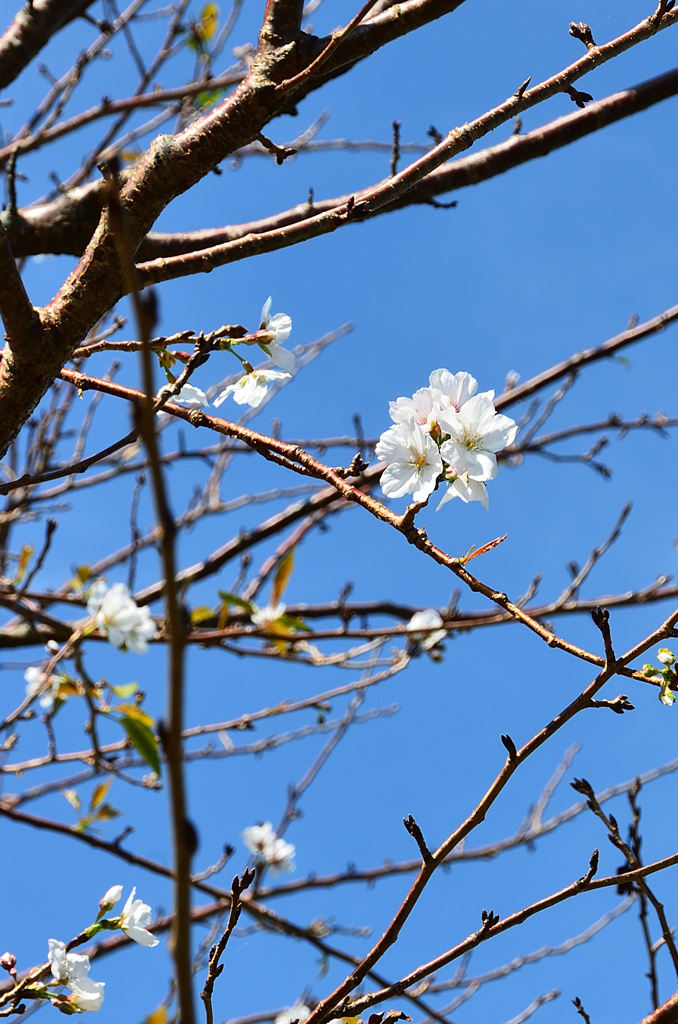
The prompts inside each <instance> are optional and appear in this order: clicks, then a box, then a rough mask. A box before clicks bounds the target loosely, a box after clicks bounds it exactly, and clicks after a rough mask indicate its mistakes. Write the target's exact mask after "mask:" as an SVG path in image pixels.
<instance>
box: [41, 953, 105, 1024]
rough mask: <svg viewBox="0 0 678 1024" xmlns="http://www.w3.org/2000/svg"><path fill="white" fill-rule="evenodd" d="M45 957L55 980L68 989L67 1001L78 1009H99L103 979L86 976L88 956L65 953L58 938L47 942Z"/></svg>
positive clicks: (102, 996) (102, 997)
mask: <svg viewBox="0 0 678 1024" xmlns="http://www.w3.org/2000/svg"><path fill="white" fill-rule="evenodd" d="M47 959H48V961H49V965H50V968H51V970H52V977H53V978H54V980H55V981H59V982H61V984H62V985H66V987H67V988H68V989H70V992H71V995H70V996H69V997H68V1002H69V1003H70V1004H71V1006H74V1007H76V1009H78V1010H82V1011H83V1012H84V1011H88V1010H99V1009H101V1004H102V1003H103V1001H104V985H105V984H106V983H105V982H103V981H92V980H91V978H88V977H87V975H88V974H89V969H90V962H89V957H88V956H84V955H82V954H79V953H67V952H66V944H65V943H63V942H60V941H59V940H58V939H50V940H49V942H48V953H47Z"/></svg>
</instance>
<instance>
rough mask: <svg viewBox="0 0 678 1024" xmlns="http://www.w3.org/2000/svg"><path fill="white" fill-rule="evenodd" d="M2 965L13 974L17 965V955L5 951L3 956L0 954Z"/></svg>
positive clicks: (0, 964)
mask: <svg viewBox="0 0 678 1024" xmlns="http://www.w3.org/2000/svg"><path fill="white" fill-rule="evenodd" d="M0 967H2V969H3V970H5V971H9V972H10V974H11V973H12V972H13V971H14V969H15V967H16V957H15V956H14V953H3V954H2V956H0Z"/></svg>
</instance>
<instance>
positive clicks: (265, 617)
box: [251, 601, 286, 629]
mask: <svg viewBox="0 0 678 1024" xmlns="http://www.w3.org/2000/svg"><path fill="white" fill-rule="evenodd" d="M285 609H286V605H284V604H283V603H282V601H281V602H279V603H278V604H273V605H271V604H267V605H264V607H263V608H257V610H256V611H254V612H252V615H251V619H252V622H253V623H254V625H255V626H258V627H259V629H267V628H268V626H271V625H273V623H274V622H277V621H278V619H279V618H280V617H281V616H282V615H284V614H285Z"/></svg>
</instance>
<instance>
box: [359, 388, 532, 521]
mask: <svg viewBox="0 0 678 1024" xmlns="http://www.w3.org/2000/svg"><path fill="white" fill-rule="evenodd" d="M477 390H478V382H477V381H476V380H475V379H474V378H473V377H472V376H471V375H470V374H469V373H463V372H462V373H450V371H449V370H444V369H440V370H434V371H433V373H432V374H431V375H430V377H429V386H428V387H426V388H420V389H419V390H418V391H416V392H415V393H414V395H412V397H411V398H398V399H397V401H395V402H391V403H390V404H389V414H390V416H391V419H392V420H393V423H394V425H393V426H392V427H390V428H389V429H388V430H386V431H385V432H384V433H383V434H382V435H381V437H380V438H379V443H378V444H377V447H376V455H377V458H379V459H381V461H382V462H385V463H386V468H385V470H384V472H383V473H382V477H381V487H382V490H383V492H384V494H385V495H386V497H387V498H401V497H403V495H405V494H411V495H412V498H413V500H414V501H415V502H417V503H423V502H425V501H427V500H428V498H429V496H430V495H431V494H432V493H433V491H434V490H435V488H436V486H437V484H438V481H439V479H440V478H441V477H442V478H443V480H444V481H445V482H446V484H447V490H446V492H445V494H444V496H443V499H442V501H441V502H440V503H439V505H438V508H441V506H442V505H444V504H445V502H446V501H451V499H452V498H461V499H462V501H466V502H468V501H480V502H481V503H482V505H483V508H488V496H487V487H486V481H488V480H492V479H493V478H494V477H495V476H496V475H497V456H496V453H497V452H500V451H501V450H502V449H503V448H506V446H507V445H510V444H512V443H513V440H514V438H515V436H516V433H517V431H518V426H517V424H516V423H515V422H514V421H513V420H512V419H510V418H509V417H508V416H502V415H501V414H500V413H498V412H497V411H496V410H495V408H494V403H493V398H494V391H484V392H482V393H480V394H476V392H477Z"/></svg>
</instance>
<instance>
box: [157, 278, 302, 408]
mask: <svg viewBox="0 0 678 1024" xmlns="http://www.w3.org/2000/svg"><path fill="white" fill-rule="evenodd" d="M272 302H273V299H272V298H271V296H270V295H269V297H268V298H267V299H266V302H265V303H264V306H263V309H262V310H261V320H260V327H259V330H258V331H257V332H256V334H254V335H251V336H249V338H248V339H247V341H246V343H247V344H248V345H253V344H257V345H259V347H260V348H261V349H262V351H263V352H265V353H266V355H267V356H268V358H269V359H270V360H271V362H272V363H273V365H274V366H280V367H281V369H282V370H283V371H285V372H283V373H281V372H280V371H279V370H253V369H252V367H251V366H250V365H249V363H245V364H244V366H245V369H246V370H247V373H246V374H245V375H244V376H243V377H241V378H240V380H237V381H236V382H235V384H229V385H228V387H226V388H224V390H223V391H222V392H220V394H218V395H217V397H216V398H215V399H214V407H215V409H216V408H218V407H219V406H220V405H221V403H222V402H225V401H226V399H227V398H228V396H229V395H232V396H233V401H234V402H237V404H238V405H249V406H251V408H253V409H257V408H258V407H259V406H260V405H261V403H262V402H263V400H264V398H265V397H266V393H267V391H268V389H269V388H270V386H271V384H273V383H274V382H275V381H277V380H289V379H290V377H291V374H290V373H288V372H287V371H288V370H291V369H292V366H293V365H294V355H293V354H292V353H291V352H290V351H289V350H288V349H286V348H284V347H283V344H284V342H286V341H287V339H288V338H289V336H290V333H291V331H292V318H291V317H290V316H288V315H287V313H274V314H273V316H271V304H272ZM161 393H162V392H161ZM170 401H172V402H176V403H177V404H178V405H186V406H188V408H190V409H199V408H201V407H204V406H207V405H209V401H208V400H207V395H206V394H205V392H204V391H201V390H200V388H196V387H194V386H193V384H184V386H183V387H182V389H181V391H180V392H179V393H178V394H177V395H174V396H173V397H172V398H171V399H170Z"/></svg>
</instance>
